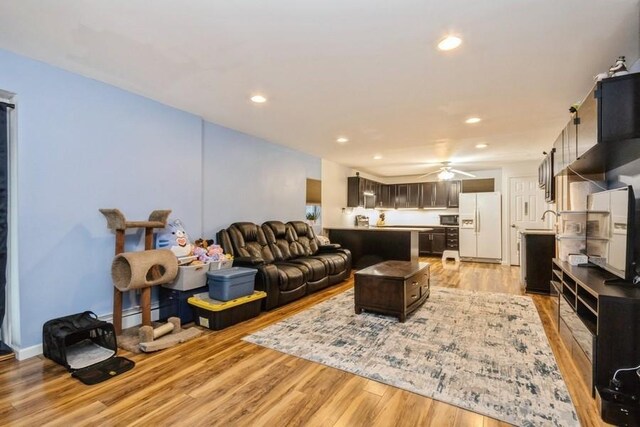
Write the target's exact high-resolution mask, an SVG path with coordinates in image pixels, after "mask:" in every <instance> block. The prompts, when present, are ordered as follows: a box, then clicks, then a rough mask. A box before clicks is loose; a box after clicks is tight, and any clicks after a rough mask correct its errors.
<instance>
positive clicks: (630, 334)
mask: <svg viewBox="0 0 640 427" xmlns="http://www.w3.org/2000/svg"><path fill="white" fill-rule="evenodd" d="M559 270H561V271H559ZM552 271H553V272H554V276H555V277H558V278H562V282H560V283H559V282H557V281H556V280H552V281H551V284H552V285H553V287H554V288H556V289H557V290H558V291H559V292H558V294H557V295H553V296H552V298H559V295H562V298H563V299H564V300H565V301H566V303H567V304H568V305H569V306H570V307H571V308H572V309H573V311H572V312H567V311H566V310H565V311H562V310H559V311H558V313H557V319H558V324H559V326H558V327H559V329H560V331H561V332H562V331H563V330H564V331H565V334H564V335H563V334H561V337H562V339H563V342H564V343H565V345H566V346H567V348H569V349H571V350H570V351H571V353H572V357H573V358H574V360H575V361H576V364H577V365H580V366H583V367H584V368H585V369H583V370H582V375H583V379H584V380H585V382H586V383H587V384H591V385H593V386H594V387H606V386H608V383H609V380H610V379H611V377H612V376H613V373H614V372H615V371H616V370H617V369H620V368H623V367H627V366H635V365H637V361H638V360H640V287H629V286H619V285H613V284H605V281H607V280H610V279H615V278H616V276H614V275H613V274H611V273H609V272H607V271H604V270H602V269H600V268H598V267H586V266H573V265H570V264H569V263H567V262H563V261H560V260H559V259H557V258H554V259H553V264H552ZM557 301H562V300H557ZM552 306H553V304H552ZM567 325H568V326H567ZM581 325H584V328H583V327H582V326H581ZM563 328H565V329H563ZM587 332H588V333H590V334H591V335H592V338H591V339H589V338H588V335H586V333H587ZM578 347H580V348H581V349H582V351H584V352H585V353H584V354H587V356H586V358H585V356H584V354H583V353H581V352H580V351H578V350H577V349H578ZM590 349H593V351H592V352H589V351H587V350H590ZM581 354H582V356H581ZM627 387H628V390H627V389H625V393H630V394H637V393H640V383H637V382H635V383H630V385H628V386H627Z"/></svg>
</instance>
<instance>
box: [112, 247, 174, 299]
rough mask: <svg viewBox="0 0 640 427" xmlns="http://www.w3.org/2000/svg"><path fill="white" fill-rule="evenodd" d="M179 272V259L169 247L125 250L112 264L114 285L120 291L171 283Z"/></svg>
mask: <svg viewBox="0 0 640 427" xmlns="http://www.w3.org/2000/svg"><path fill="white" fill-rule="evenodd" d="M177 274H178V260H177V258H176V256H175V255H174V254H173V252H171V251H170V250H168V249H154V250H147V251H142V252H123V253H121V254H118V255H116V257H115V258H114V259H113V263H112V264H111V277H112V279H113V285H114V286H115V287H116V288H118V290H119V291H121V292H125V291H130V290H133V289H142V288H147V287H149V286H155V285H161V284H163V283H169V282H171V281H173V279H175V277H176V275H177Z"/></svg>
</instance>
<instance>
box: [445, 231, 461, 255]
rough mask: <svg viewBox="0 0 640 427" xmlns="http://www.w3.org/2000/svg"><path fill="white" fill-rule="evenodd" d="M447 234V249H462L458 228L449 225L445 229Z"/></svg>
mask: <svg viewBox="0 0 640 427" xmlns="http://www.w3.org/2000/svg"><path fill="white" fill-rule="evenodd" d="M445 235H446V236H447V242H446V246H445V249H447V250H451V251H457V250H459V249H460V240H459V235H460V233H459V231H458V229H457V228H453V227H449V228H447V229H446V230H445Z"/></svg>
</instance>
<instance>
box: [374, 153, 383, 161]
mask: <svg viewBox="0 0 640 427" xmlns="http://www.w3.org/2000/svg"><path fill="white" fill-rule="evenodd" d="M381 158H382V156H381V155H380V154H376V155H375V156H373V160H380V159H381Z"/></svg>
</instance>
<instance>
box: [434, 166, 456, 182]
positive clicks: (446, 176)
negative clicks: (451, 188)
mask: <svg viewBox="0 0 640 427" xmlns="http://www.w3.org/2000/svg"><path fill="white" fill-rule="evenodd" d="M454 176H455V174H454V173H453V172H451V171H449V170H446V169H445V170H443V171H441V172H440V173H439V174H438V179H439V180H440V181H449V180H450V179H453V177H454Z"/></svg>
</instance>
